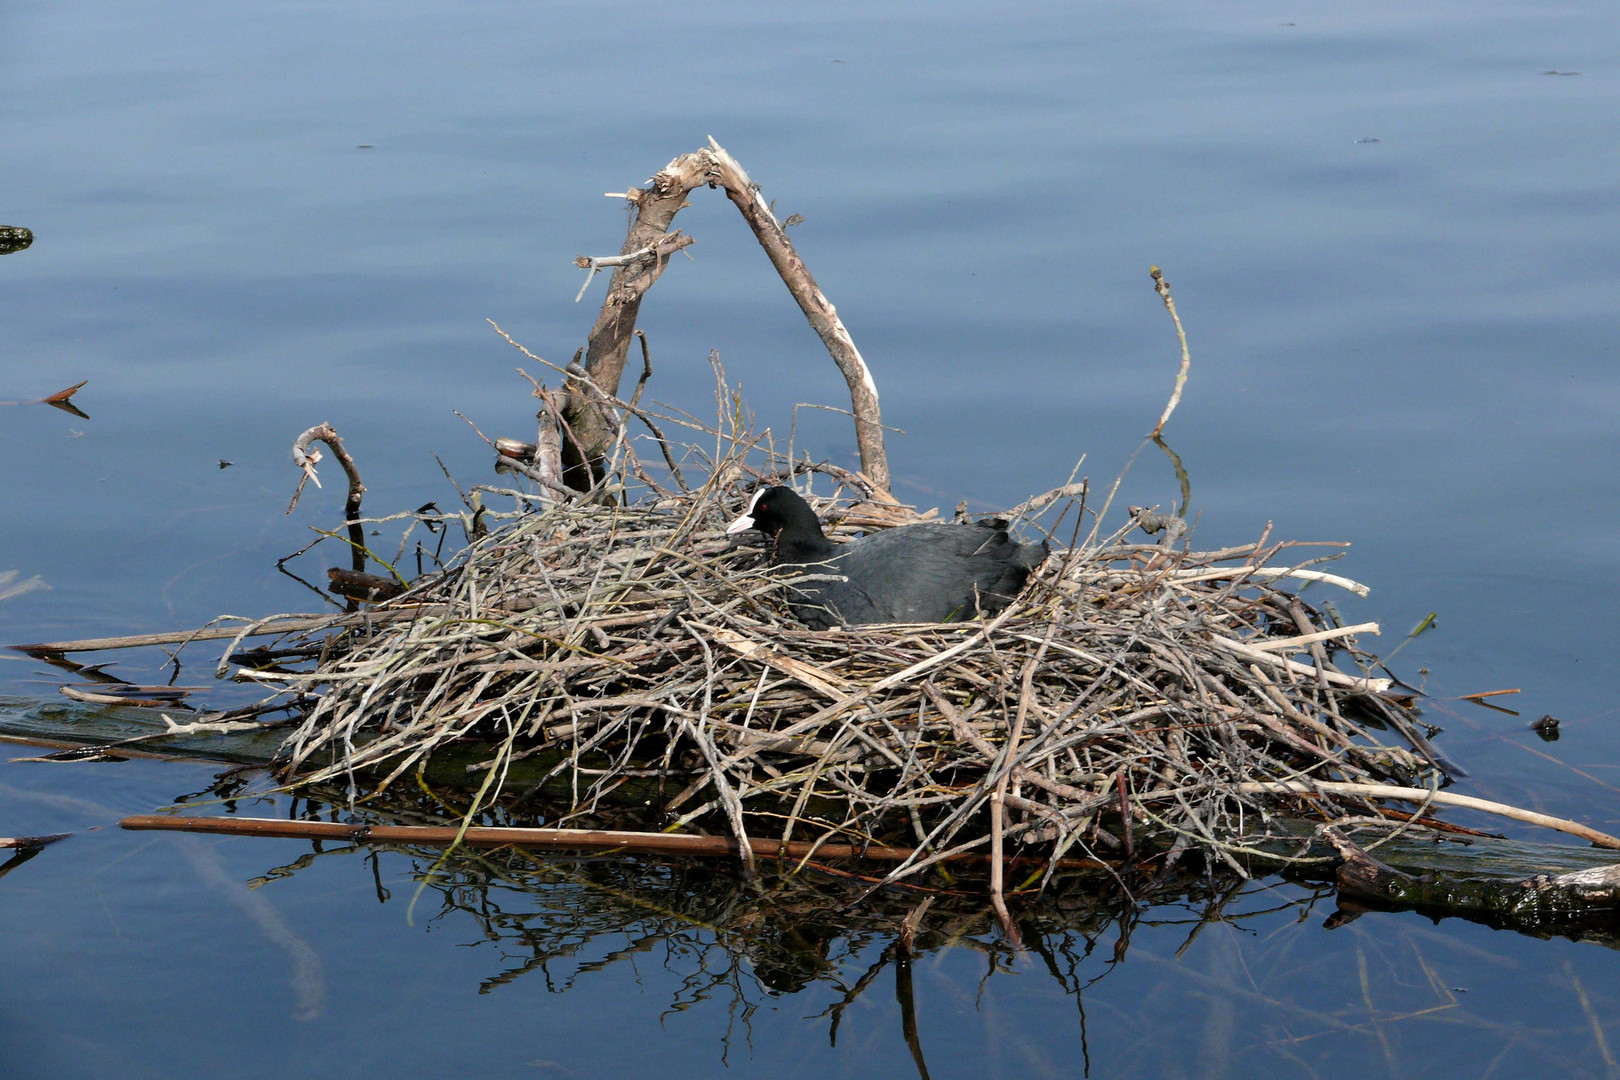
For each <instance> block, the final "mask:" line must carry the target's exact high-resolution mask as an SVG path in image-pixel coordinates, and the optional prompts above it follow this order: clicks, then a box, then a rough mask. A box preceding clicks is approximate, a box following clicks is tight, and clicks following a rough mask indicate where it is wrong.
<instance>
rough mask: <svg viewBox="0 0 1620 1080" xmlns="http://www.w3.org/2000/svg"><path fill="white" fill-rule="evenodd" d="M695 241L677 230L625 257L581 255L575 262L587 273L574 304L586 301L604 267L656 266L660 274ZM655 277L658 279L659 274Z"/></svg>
mask: <svg viewBox="0 0 1620 1080" xmlns="http://www.w3.org/2000/svg"><path fill="white" fill-rule="evenodd" d="M621 197H622V196H621ZM694 239H695V238H694V237H690V236H684V235H682V233H681V231H680V230H679V229H676V230H675V231H674V232H672V233H666V234H665V235H664V236H663V237H661V238H660V239H659V240H658V241H657V243H654V244H652V245H650V246H648V247H644V248H642V249H640V250H639V251H632V252H629V253H627V254H624V255H599V256H589V255H581V256H580V257H579V258H577V259H575V260H574V265H575V266H577V267H579V268H580V269H581V270H584V271H585V272H586V273H585V283H584V284H583V285H581V286H580V287H579V292H578V293H577V294H576V295H575V296H574V303H576V304H577V303H579V302H580V301H581V300H582V299H584V297H585V290H586V289H588V288H590V287H591V280H592V279H593V278H595V277H596V273H597V271H598V270H600V269H602V267H604V266H609V267H619V266H624V267H633V268H635V269H637V270H642V269H643V264H656V265H657V270H658V273H662V272H663V269H664V267H663V264H664V263H665V262H667V261H668V260H669V257H670V256H671V255H673V254H675V253H676V252H677V251H680V250H681V249H682V248H686V247H690V246H691V245H692V243H693V241H694ZM638 276H639V275H638ZM653 276H654V277H657V274H654V275H653ZM651 284H652V283H651V282H648V283H647V286H648V287H650V286H651ZM642 291H643V292H645V291H646V289H645V288H643V289H642Z"/></svg>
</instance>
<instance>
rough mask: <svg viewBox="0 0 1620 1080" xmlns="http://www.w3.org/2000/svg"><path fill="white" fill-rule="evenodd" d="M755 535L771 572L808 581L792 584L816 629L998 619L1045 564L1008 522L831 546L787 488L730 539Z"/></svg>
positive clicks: (882, 535)
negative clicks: (781, 570) (785, 571)
mask: <svg viewBox="0 0 1620 1080" xmlns="http://www.w3.org/2000/svg"><path fill="white" fill-rule="evenodd" d="M748 529H758V530H759V531H760V532H761V533H763V534H764V536H765V540H766V543H767V544H768V546H769V548H770V561H771V563H772V565H774V566H780V567H790V568H793V569H796V570H798V571H800V572H802V573H804V574H805V575H807V576H808V577H809V580H805V581H802V582H799V583H796V584H793V585H792V588H793V590H794V592H795V594H796V596H797V599H795V601H794V603H793V610H794V614H796V615H797V616H798V617H799V618H800V619H801V620H802V621H803V622H804V623H805V624H806V625H808V626H810V627H812V628H813V629H817V630H825V629H827V628H829V627H832V626H838V625H845V626H858V625H862V624H865V623H891V622H949V621H951V620H953V619H971V618H974V617H976V616H977V615H978V614H979V613H980V612H984V613H993V612H996V611H1000V610H1001V609H1002V608H1004V607H1006V606H1007V605H1008V604H1010V603H1011V602H1012V599H1013V597H1015V596H1017V595H1018V591H1019V590H1020V589H1022V588H1023V587H1024V582H1025V581H1027V580H1028V579H1029V575H1030V571H1032V570H1033V569H1034V568H1035V567H1037V566H1039V565H1040V564H1041V563H1042V562H1043V561H1045V559H1046V557H1047V555H1049V554H1050V553H1051V549H1050V548H1049V547H1048V546H1047V545H1046V544H1045V543H1040V544H1020V543H1018V542H1017V541H1016V540H1014V539H1012V537H1010V536H1009V535H1008V534H1007V525H1006V522H1004V521H999V520H991V521H980V522H973V523H969V524H965V525H947V524H944V523H939V522H923V523H921V524H917V525H903V526H901V527H900V528H897V529H883V530H881V531H879V532H876V533H873V534H871V535H868V536H864V537H862V538H860V539H859V540H852V541H850V542H849V543H847V544H835V543H833V542H832V541H831V540H828V539H827V538H826V536H824V535H823V534H822V531H821V523H820V522H819V521H818V520H817V519H816V512H815V511H814V510H812V509H810V504H809V503H807V502H805V501H804V500H803V499H801V498H800V497H799V496H798V494H797V493H796V492H794V491H793V490H792V489H791V488H785V487H772V488H762V489H761V490H759V491H757V492H755V493H754V497H753V499H752V500H751V501H750V502H749V504H748V509H747V510H745V511H744V512H743V515H742V516H741V517H739V518H738V519H737V520H736V521H733V522H732V523H731V524H730V525H728V526H727V527H726V532H728V533H739V532H743V531H745V530H748Z"/></svg>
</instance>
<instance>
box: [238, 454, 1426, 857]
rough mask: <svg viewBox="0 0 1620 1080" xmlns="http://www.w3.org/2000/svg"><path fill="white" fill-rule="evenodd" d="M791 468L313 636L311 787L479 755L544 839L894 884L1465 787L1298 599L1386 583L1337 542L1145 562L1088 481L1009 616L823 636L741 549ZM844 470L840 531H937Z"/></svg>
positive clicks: (469, 561) (532, 533) (1356, 654)
mask: <svg viewBox="0 0 1620 1080" xmlns="http://www.w3.org/2000/svg"><path fill="white" fill-rule="evenodd" d="M773 466H774V467H773V468H772V469H757V470H755V469H751V468H749V467H748V466H747V465H745V464H743V463H742V461H741V460H740V459H738V458H732V459H728V460H726V461H723V462H722V463H721V464H720V465H719V466H717V467H715V468H713V469H712V470H711V471H710V474H709V476H710V478H709V480H708V482H707V483H705V484H704V485H703V486H701V487H696V488H693V489H692V490H681V491H676V492H661V491H654V490H651V489H648V490H646V492H645V494H644V495H642V496H640V497H637V498H630V497H625V496H623V495H621V497H620V498H619V499H618V500H616V501H615V500H600V499H599V500H597V501H577V502H562V503H548V504H547V505H544V506H543V507H541V508H540V509H538V510H536V511H534V512H531V513H526V514H524V515H522V516H520V517H517V518H515V519H514V520H511V521H509V522H507V523H505V524H502V525H500V526H499V527H497V528H495V529H494V530H493V531H491V532H489V533H488V534H487V535H485V536H483V537H482V538H480V539H477V540H476V541H475V542H473V543H472V544H471V545H470V546H469V547H468V548H467V549H466V550H465V551H464V552H463V553H462V554H461V555H460V556H458V557H457V558H456V559H455V560H454V561H452V562H451V563H450V564H449V565H448V566H447V567H446V568H445V569H444V570H443V571H442V572H438V573H434V574H431V575H428V576H426V577H424V578H423V579H421V580H419V581H418V582H417V583H416V584H414V585H413V586H412V587H411V588H410V589H409V590H408V591H407V592H405V593H404V594H403V595H401V596H399V597H397V598H394V599H391V600H388V601H386V602H384V603H380V604H377V605H375V606H374V607H373V608H372V609H371V610H370V613H369V614H368V615H367V616H365V617H364V618H363V619H358V620H357V619H356V618H355V617H354V616H349V617H347V618H341V617H337V616H334V618H333V621H332V623H331V625H330V627H327V628H323V629H319V630H315V631H309V632H307V633H306V634H305V635H304V641H303V642H302V643H301V644H302V645H303V646H305V647H306V648H307V649H309V650H310V651H312V652H313V651H317V650H318V653H319V655H318V657H317V658H316V659H314V660H313V661H312V662H311V663H310V665H309V666H308V668H307V669H306V670H303V671H297V670H292V671H289V670H286V669H280V670H277V671H275V672H271V671H264V672H259V673H256V674H255V676H254V677H256V678H258V679H261V680H264V681H266V682H269V683H271V684H273V685H276V686H277V687H278V688H280V689H282V690H283V691H284V692H286V693H289V694H299V695H308V694H311V693H314V694H317V695H318V696H317V697H316V698H315V699H314V700H315V702H316V703H315V704H314V705H313V706H312V707H310V708H309V709H308V710H307V711H306V712H305V713H304V714H303V716H302V719H301V722H300V723H299V724H298V725H297V727H296V730H295V731H294V732H293V734H291V735H290V736H289V737H288V739H287V741H286V743H285V745H284V748H283V754H282V767H283V770H284V774H285V775H286V776H288V777H291V778H298V779H302V780H331V779H334V778H347V781H348V783H349V785H350V790H351V792H355V793H360V792H362V789H364V790H376V789H380V788H383V787H386V786H387V785H388V784H390V783H392V782H394V781H396V780H398V779H399V778H400V777H402V776H407V775H409V774H410V773H411V772H412V771H413V770H415V769H417V768H419V767H421V766H422V765H423V764H424V763H425V762H426V760H427V759H428V758H429V756H430V755H434V754H435V753H436V752H441V751H443V750H444V749H445V748H447V747H450V746H452V745H456V746H459V747H461V748H462V752H464V751H465V749H466V747H467V746H468V745H469V744H470V745H472V746H474V747H478V748H481V749H479V750H478V752H477V754H476V755H475V757H474V758H473V759H472V762H473V763H472V764H469V765H467V766H466V767H467V768H468V769H469V771H471V772H473V773H474V774H475V775H481V782H482V787H481V788H480V795H479V800H477V801H476V805H475V810H476V807H477V805H484V806H487V805H489V804H490V803H491V802H492V801H493V800H494V799H495V798H496V797H497V796H500V795H501V794H502V793H503V792H504V794H505V795H506V797H507V798H508V799H510V798H512V797H514V796H527V797H530V800H531V801H530V805H532V806H534V807H535V811H534V812H535V815H536V816H537V817H544V818H545V819H546V823H548V824H561V825H568V824H579V825H593V826H601V825H603V824H609V825H616V826H620V827H622V826H623V825H624V823H625V822H626V820H627V819H626V818H625V816H624V815H625V814H627V813H632V814H634V815H635V816H636V817H637V818H638V821H637V823H638V824H640V825H642V826H646V825H648V824H649V823H650V824H652V825H654V826H655V827H659V828H663V829H667V830H681V831H700V832H709V833H714V834H720V835H723V834H726V833H730V834H733V835H736V836H738V837H739V838H742V837H745V836H746V837H750V838H753V839H754V840H758V839H760V838H767V839H770V838H778V837H779V838H782V839H787V840H797V841H806V840H808V841H812V842H814V841H833V842H836V843H838V844H840V845H843V844H850V843H853V844H855V845H868V844H876V845H884V846H886V847H889V848H894V847H903V848H907V849H911V852H912V853H911V855H910V857H909V858H907V859H905V860H904V861H902V862H900V863H899V864H898V865H897V866H896V867H895V868H894V871H893V873H892V874H891V877H899V876H903V875H905V874H908V873H914V872H916V871H917V870H919V869H921V868H922V867H925V866H927V865H929V864H931V863H933V862H935V861H937V860H939V859H942V858H948V857H952V856H959V855H961V854H962V853H964V852H966V853H973V852H979V853H984V854H989V852H990V850H991V848H992V847H994V848H996V849H999V850H1002V851H1005V853H1006V854H1008V855H1011V854H1013V853H1014V852H1017V851H1023V852H1026V853H1030V854H1036V855H1039V856H1041V857H1042V858H1044V859H1047V860H1051V859H1052V858H1053V857H1054V856H1062V855H1066V854H1071V853H1072V854H1073V855H1081V854H1088V853H1103V854H1113V853H1114V852H1115V851H1116V850H1117V849H1119V848H1121V847H1122V846H1123V847H1127V848H1128V846H1129V845H1130V844H1131V843H1132V832H1133V830H1134V833H1135V843H1136V845H1137V846H1138V847H1143V846H1147V845H1148V844H1157V845H1158V846H1159V847H1160V848H1161V849H1162V848H1163V847H1166V846H1172V845H1174V846H1177V847H1181V848H1185V847H1188V846H1192V847H1195V848H1199V849H1202V850H1203V851H1205V852H1206V854H1208V855H1209V856H1210V857H1211V858H1215V859H1219V858H1223V857H1224V858H1226V859H1227V860H1228V861H1230V860H1231V858H1232V852H1233V851H1234V850H1236V848H1235V847H1234V845H1233V839H1234V838H1236V837H1240V836H1242V835H1244V834H1245V833H1248V832H1252V831H1253V829H1254V826H1255V825H1256V823H1257V822H1258V821H1259V820H1261V819H1264V818H1265V817H1266V816H1267V815H1268V814H1271V813H1273V812H1275V811H1277V810H1278V809H1279V808H1282V807H1284V806H1286V808H1287V812H1288V814H1289V816H1291V817H1299V816H1307V817H1314V818H1315V819H1317V820H1328V819H1332V818H1336V817H1339V816H1343V815H1346V814H1365V813H1367V812H1369V810H1371V809H1372V804H1370V803H1369V802H1367V801H1365V800H1363V799H1359V798H1356V797H1354V796H1353V795H1347V794H1344V793H1343V792H1342V791H1341V792H1340V793H1337V794H1336V793H1334V792H1332V791H1329V790H1327V789H1326V788H1325V787H1324V786H1323V785H1324V783H1326V784H1327V787H1331V786H1332V782H1339V783H1340V784H1343V783H1344V782H1369V781H1371V782H1379V783H1396V784H1402V785H1412V784H1427V783H1430V782H1432V781H1434V780H1436V779H1437V776H1436V774H1437V772H1438V768H1439V766H1438V764H1437V763H1436V762H1435V761H1434V760H1433V758H1432V757H1431V756H1430V755H1429V751H1428V749H1427V746H1426V744H1425V743H1424V742H1423V740H1422V738H1421V736H1419V735H1418V734H1417V733H1416V732H1415V731H1413V725H1412V723H1411V721H1410V720H1408V719H1407V717H1406V716H1405V715H1403V712H1404V709H1403V707H1402V704H1401V703H1399V702H1398V701H1397V700H1396V699H1395V698H1393V697H1392V696H1390V695H1389V694H1388V693H1387V691H1388V687H1389V681H1388V680H1387V679H1374V678H1369V677H1368V675H1367V672H1369V671H1371V670H1372V669H1373V667H1374V665H1375V663H1376V662H1375V660H1374V658H1373V657H1371V656H1369V655H1368V654H1366V653H1364V652H1362V651H1361V650H1360V649H1359V648H1358V646H1357V643H1356V640H1355V636H1354V633H1353V632H1352V631H1353V630H1354V629H1355V628H1346V627H1337V626H1335V625H1333V624H1331V623H1330V622H1327V621H1325V620H1324V618H1323V617H1322V615H1321V614H1319V612H1318V611H1317V610H1316V609H1315V608H1313V607H1312V605H1310V604H1309V603H1307V602H1305V601H1304V600H1303V599H1302V598H1301V597H1300V596H1299V595H1298V594H1297V592H1294V591H1289V590H1288V589H1286V588H1284V586H1298V585H1299V584H1300V583H1301V582H1302V581H1304V582H1325V585H1323V586H1322V587H1334V586H1340V587H1349V588H1357V589H1359V586H1356V585H1355V583H1354V582H1348V581H1345V580H1344V579H1341V578H1334V577H1332V576H1331V575H1327V574H1324V573H1322V572H1320V571H1319V570H1312V569H1309V567H1310V566H1311V565H1313V564H1316V563H1320V562H1322V561H1323V560H1324V558H1331V557H1335V556H1336V554H1337V552H1336V551H1335V550H1332V548H1331V546H1329V549H1328V550H1327V551H1326V552H1325V553H1324V549H1323V547H1320V546H1310V545H1297V544H1290V543H1286V542H1284V543H1274V542H1268V541H1267V540H1265V539H1264V538H1262V539H1261V540H1260V541H1258V542H1256V543H1252V544H1246V545H1242V546H1238V547H1230V548H1224V549H1221V550H1217V551H1195V550H1192V549H1191V545H1190V544H1189V543H1187V542H1186V541H1185V540H1180V539H1177V540H1175V541H1171V542H1166V543H1162V544H1152V543H1128V542H1126V540H1125V537H1126V536H1127V535H1129V534H1131V532H1132V530H1133V529H1134V527H1135V523H1134V522H1133V523H1132V524H1131V525H1127V526H1126V527H1124V528H1122V529H1120V530H1119V531H1118V532H1116V533H1114V534H1112V535H1109V534H1103V533H1101V531H1100V530H1099V529H1098V528H1097V527H1096V525H1095V522H1096V521H1097V520H1098V518H1097V515H1095V514H1093V513H1092V512H1091V511H1090V510H1088V509H1087V508H1086V506H1085V494H1084V486H1083V485H1073V486H1070V487H1065V488H1062V489H1059V490H1058V491H1057V492H1053V493H1049V494H1048V496H1044V497H1041V498H1039V499H1035V500H1031V502H1030V503H1029V504H1026V505H1025V506H1024V507H1020V508H1018V509H1017V510H1015V511H1014V512H1013V513H1012V514H1011V515H1009V516H1010V517H1012V519H1013V521H1014V527H1015V529H1021V530H1022V531H1024V532H1026V533H1034V532H1037V531H1040V532H1045V533H1046V534H1047V535H1048V537H1049V538H1050V539H1051V540H1052V541H1053V548H1054V553H1053V555H1052V557H1051V558H1050V559H1049V560H1048V561H1047V562H1046V564H1045V565H1044V566H1042V567H1041V568H1040V569H1039V570H1038V571H1037V572H1036V573H1035V575H1034V576H1033V577H1032V579H1031V582H1030V585H1029V586H1028V588H1026V589H1025V591H1024V592H1023V594H1022V595H1021V596H1020V597H1019V598H1018V599H1017V601H1016V602H1015V603H1013V604H1012V606H1010V607H1008V608H1007V609H1006V610H1005V611H1002V612H1000V613H998V614H996V615H994V616H993V617H980V618H978V619H976V620H973V621H965V622H957V623H947V624H938V625H911V626H881V627H858V628H851V629H844V630H827V631H812V630H808V629H805V628H804V627H803V626H802V625H800V624H798V623H796V622H795V621H794V620H793V618H792V616H791V614H790V610H789V608H788V606H787V603H786V599H787V597H786V595H785V590H784V586H783V585H782V583H781V581H780V580H779V578H778V577H777V576H776V575H775V574H774V573H773V572H772V571H771V570H770V568H769V567H767V566H765V565H764V563H763V557H762V554H761V552H760V551H759V549H758V548H757V547H754V546H749V545H744V546H738V545H737V544H736V543H735V542H734V541H733V540H732V539H731V538H729V537H727V536H725V535H724V534H723V532H722V530H723V528H724V525H725V524H726V522H727V521H728V520H730V519H731V518H732V517H734V516H735V515H736V513H737V512H738V510H739V509H740V508H741V507H742V506H743V505H744V504H745V503H746V499H747V495H748V492H749V491H751V490H752V488H753V487H754V486H755V485H756V484H757V483H761V482H779V481H782V480H784V479H787V478H788V475H789V473H791V472H792V470H788V469H782V468H781V467H780V466H781V462H780V461H775V462H773ZM801 468H802V467H801ZM823 472H831V473H832V474H834V476H835V478H836V479H838V480H839V481H840V482H839V483H838V485H837V487H838V492H840V493H842V495H843V498H841V499H837V500H829V499H825V498H823V499H816V500H813V501H814V502H816V504H817V505H818V508H819V509H820V510H821V511H822V515H823V517H824V519H829V520H830V521H831V522H833V523H836V525H837V527H836V528H832V529H830V532H829V535H831V536H832V537H833V538H835V539H836V538H838V537H839V535H840V533H842V534H843V535H846V536H847V535H850V534H851V533H852V532H853V531H855V530H863V529H871V528H878V527H885V526H892V525H899V524H904V523H906V522H908V521H911V520H917V515H915V514H914V513H912V512H911V511H909V510H906V509H905V508H902V507H898V506H895V505H893V504H892V503H889V502H886V501H878V500H875V499H874V498H873V497H872V493H871V492H866V491H862V490H860V488H859V486H858V484H859V477H858V476H855V475H851V474H848V473H841V472H840V471H839V470H823ZM800 482H801V483H802V480H801V481H800ZM1043 522H1044V523H1045V525H1044V526H1043V524H1042V523H1043ZM1077 523H1079V524H1077ZM1054 524H1055V525H1056V530H1061V532H1058V531H1056V530H1054ZM1087 526H1089V527H1090V531H1089V532H1088V531H1087ZM1169 535H1174V530H1172V531H1171V533H1170V534H1169ZM1065 540H1067V541H1068V542H1067V543H1065V542H1064V541H1065ZM293 644H294V645H295V646H296V645H298V644H300V643H298V642H294V643H293ZM294 651H296V650H294ZM306 700H308V699H307V698H306ZM519 763H521V770H520V768H519ZM519 771H523V772H524V774H525V775H524V779H523V781H522V789H521V791H516V790H509V789H510V788H512V787H514V785H513V784H512V783H511V780H512V778H513V777H515V776H517V775H518V772H519ZM536 773H538V777H537V776H536ZM537 793H543V795H541V796H537ZM542 805H543V806H544V809H543V810H542V809H541V806H542ZM1003 845H1006V846H1005V847H1003ZM743 850H744V851H747V850H748V847H747V845H743Z"/></svg>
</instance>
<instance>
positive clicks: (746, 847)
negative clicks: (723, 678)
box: [675, 619, 754, 873]
mask: <svg viewBox="0 0 1620 1080" xmlns="http://www.w3.org/2000/svg"><path fill="white" fill-rule="evenodd" d="M675 621H676V622H677V623H679V624H680V625H681V626H682V627H683V628H684V629H685V630H686V632H687V633H688V634H689V635H691V637H692V639H693V640H694V641H696V642H697V643H698V647H699V648H700V649H702V650H703V669H704V672H705V675H706V676H707V677H706V678H705V679H704V681H703V711H702V713H701V715H700V716H699V719H698V721H697V722H696V723H688V722H687V721H686V720H684V719H682V720H679V721H678V723H679V724H680V726H681V728H682V729H683V730H684V731H685V732H686V733H687V737H688V738H690V739H691V740H692V741H693V742H695V743H697V745H698V748H699V749H700V750H702V751H703V757H704V760H706V761H707V762H708V763H709V770H710V772H711V773H712V774H713V775H714V790H715V792H716V794H718V795H719V796H720V798H721V799H722V800H723V802H724V804H725V810H726V816H727V817H728V818H729V819H730V820H731V827H732V829H733V830H734V833H735V835H736V838H737V844H738V851H739V852H740V853H741V855H742V861H743V867H744V869H745V870H747V872H749V873H753V871H754V849H753V847H752V846H751V845H750V844H749V843H748V829H747V827H746V826H745V825H744V824H743V809H742V802H741V800H740V799H738V797H737V793H736V792H735V791H734V790H732V786H731V784H730V782H729V781H728V780H727V778H726V774H725V772H724V770H723V769H722V767H721V763H720V750H719V747H717V746H715V744H714V738H713V737H712V736H711V735H709V733H708V732H706V731H704V730H703V725H704V724H705V723H706V722H707V721H708V719H709V713H710V709H711V708H712V707H713V704H714V653H713V652H712V651H711V650H710V649H709V643H708V642H706V641H704V640H703V635H701V634H699V633H698V632H697V630H696V628H695V627H693V626H692V624H691V623H689V622H687V621H686V620H685V619H676V620H675Z"/></svg>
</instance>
